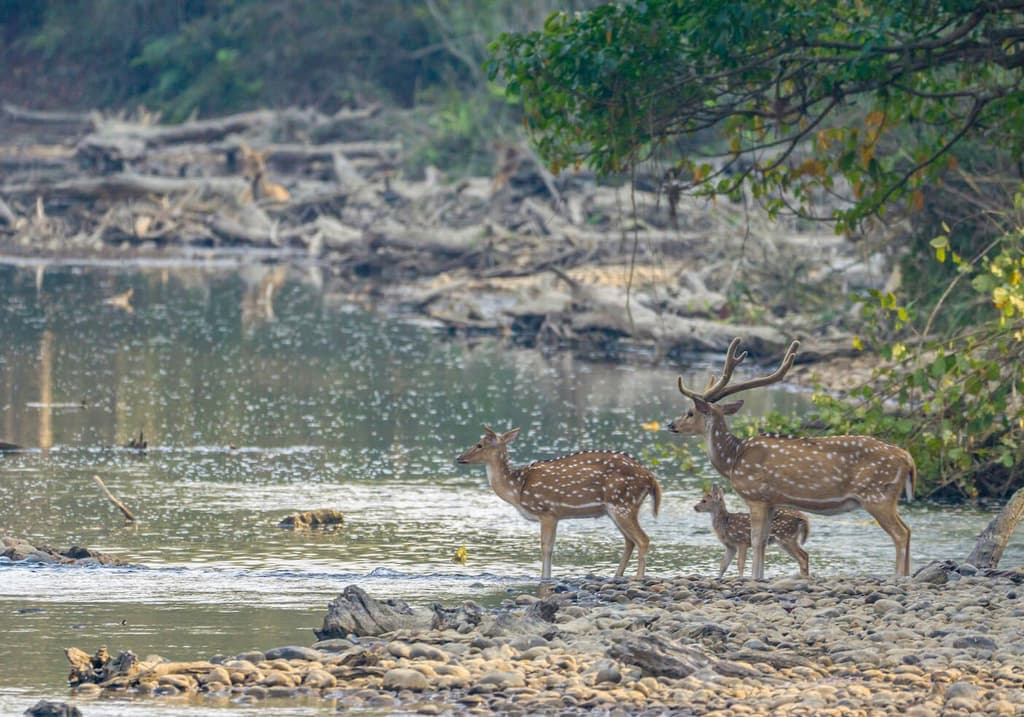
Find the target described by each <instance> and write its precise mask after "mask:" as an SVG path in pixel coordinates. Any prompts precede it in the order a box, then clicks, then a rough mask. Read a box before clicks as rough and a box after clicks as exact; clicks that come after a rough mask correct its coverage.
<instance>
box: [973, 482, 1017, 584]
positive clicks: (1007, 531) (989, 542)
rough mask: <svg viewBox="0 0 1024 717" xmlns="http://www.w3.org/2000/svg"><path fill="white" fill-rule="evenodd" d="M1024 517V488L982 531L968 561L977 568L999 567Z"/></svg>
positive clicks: (1014, 495) (1015, 494)
mask: <svg viewBox="0 0 1024 717" xmlns="http://www.w3.org/2000/svg"><path fill="white" fill-rule="evenodd" d="M1022 517H1024V488H1021V489H1020V490H1018V491H1017V492H1016V493H1014V494H1013V496H1012V497H1011V498H1010V500H1009V502H1007V504H1006V505H1005V506H1003V509H1002V510H1001V511H1000V512H999V515H997V516H996V517H995V518H993V519H992V520H991V522H989V524H988V526H987V527H986V528H985V530H983V531H981V535H979V536H978V540H977V542H976V543H975V544H974V550H972V551H971V554H970V555H969V556H968V557H967V562H968V563H970V564H971V565H973V566H975V567H976V568H995V567H998V565H999V561H1000V559H1002V557H1003V551H1004V550H1005V549H1006V545H1007V544H1008V543H1009V542H1010V537H1011V536H1012V535H1013V531H1014V530H1015V529H1016V528H1017V523H1019V522H1020V519H1021V518H1022Z"/></svg>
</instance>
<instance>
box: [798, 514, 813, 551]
mask: <svg viewBox="0 0 1024 717" xmlns="http://www.w3.org/2000/svg"><path fill="white" fill-rule="evenodd" d="M810 534H811V521H809V520H807V518H804V519H803V520H801V521H800V530H799V531H797V540H798V541H799V542H800V545H803V544H804V543H806V542H807V536H809V535H810Z"/></svg>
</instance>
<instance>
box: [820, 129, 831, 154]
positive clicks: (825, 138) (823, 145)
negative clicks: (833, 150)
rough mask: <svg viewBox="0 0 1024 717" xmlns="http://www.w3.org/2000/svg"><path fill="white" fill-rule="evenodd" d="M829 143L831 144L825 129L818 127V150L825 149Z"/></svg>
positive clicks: (822, 150)
mask: <svg viewBox="0 0 1024 717" xmlns="http://www.w3.org/2000/svg"><path fill="white" fill-rule="evenodd" d="M830 144H832V142H831V141H830V140H829V138H828V135H827V134H826V133H825V130H823V129H819V130H818V150H819V151H821V152H824V151H825V150H827V149H828V148H829V145H830Z"/></svg>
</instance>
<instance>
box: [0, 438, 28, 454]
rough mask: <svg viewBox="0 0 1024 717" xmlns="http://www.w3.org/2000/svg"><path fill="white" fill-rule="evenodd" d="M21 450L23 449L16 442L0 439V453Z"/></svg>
mask: <svg viewBox="0 0 1024 717" xmlns="http://www.w3.org/2000/svg"><path fill="white" fill-rule="evenodd" d="M21 450H24V449H23V448H22V447H21V446H19V445H17V444H16V443H5V442H4V441H0V453H3V452H5V451H21Z"/></svg>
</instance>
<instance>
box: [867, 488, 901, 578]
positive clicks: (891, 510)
mask: <svg viewBox="0 0 1024 717" xmlns="http://www.w3.org/2000/svg"><path fill="white" fill-rule="evenodd" d="M864 510H866V511H867V512H868V513H870V514H871V517H873V518H874V519H875V520H877V521H878V524H879V525H880V526H882V530H884V531H885V532H886V533H888V534H889V537H890V538H892V542H893V545H895V546H896V575H897V577H906V576H907V575H910V528H909V527H907V524H906V523H904V522H903V519H902V518H900V514H899V510H898V509H897V507H896V503H895V501H893V502H892V503H881V504H879V503H873V504H870V505H865V506H864Z"/></svg>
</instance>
